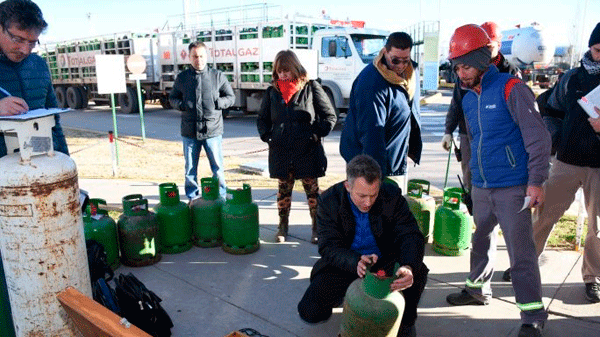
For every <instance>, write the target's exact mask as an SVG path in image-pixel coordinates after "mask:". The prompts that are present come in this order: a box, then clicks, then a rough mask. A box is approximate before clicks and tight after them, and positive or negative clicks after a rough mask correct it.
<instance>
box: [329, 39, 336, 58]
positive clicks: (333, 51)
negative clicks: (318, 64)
mask: <svg viewBox="0 0 600 337" xmlns="http://www.w3.org/2000/svg"><path fill="white" fill-rule="evenodd" d="M336 55H337V43H336V42H335V40H331V41H329V57H336Z"/></svg>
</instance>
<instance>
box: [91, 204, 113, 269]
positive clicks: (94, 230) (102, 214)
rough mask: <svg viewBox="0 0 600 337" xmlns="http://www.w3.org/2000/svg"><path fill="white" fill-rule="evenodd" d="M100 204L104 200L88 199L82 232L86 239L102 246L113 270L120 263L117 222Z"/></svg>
mask: <svg viewBox="0 0 600 337" xmlns="http://www.w3.org/2000/svg"><path fill="white" fill-rule="evenodd" d="M100 205H106V200H104V199H90V201H89V203H88V206H87V207H86V209H85V213H84V215H83V232H84V235H85V239H86V240H95V241H97V242H98V243H99V244H101V245H102V247H104V251H105V252H106V260H107V261H106V262H108V265H109V266H110V267H111V268H112V270H115V269H117V268H119V266H120V265H121V262H120V261H119V235H118V234H117V223H116V222H115V220H113V219H112V218H111V217H110V216H109V215H108V211H106V210H105V209H101V208H100Z"/></svg>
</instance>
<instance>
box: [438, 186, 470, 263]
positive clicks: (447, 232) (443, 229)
mask: <svg viewBox="0 0 600 337" xmlns="http://www.w3.org/2000/svg"><path fill="white" fill-rule="evenodd" d="M462 193H463V190H462V188H460V187H448V188H446V189H444V202H443V204H442V205H440V207H438V209H437V211H436V212H435V223H434V226H433V247H432V248H433V250H434V251H435V252H436V253H438V254H442V255H450V256H457V255H462V254H464V253H465V252H467V251H468V250H469V246H470V244H471V236H472V235H473V218H472V217H471V216H469V214H467V211H466V210H465V209H462V208H461V205H460V204H461V200H462Z"/></svg>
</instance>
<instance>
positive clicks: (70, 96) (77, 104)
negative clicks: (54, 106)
mask: <svg viewBox="0 0 600 337" xmlns="http://www.w3.org/2000/svg"><path fill="white" fill-rule="evenodd" d="M67 104H68V105H69V108H71V109H81V108H82V107H83V98H82V97H81V91H79V89H78V88H77V87H69V88H68V89H67Z"/></svg>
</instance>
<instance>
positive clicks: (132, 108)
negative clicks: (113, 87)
mask: <svg viewBox="0 0 600 337" xmlns="http://www.w3.org/2000/svg"><path fill="white" fill-rule="evenodd" d="M119 105H120V106H121V111H122V112H124V113H126V114H137V113H139V112H140V108H139V106H138V100H137V93H136V92H135V90H134V89H133V88H132V87H127V91H126V92H125V93H122V94H119Z"/></svg>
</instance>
